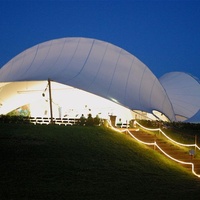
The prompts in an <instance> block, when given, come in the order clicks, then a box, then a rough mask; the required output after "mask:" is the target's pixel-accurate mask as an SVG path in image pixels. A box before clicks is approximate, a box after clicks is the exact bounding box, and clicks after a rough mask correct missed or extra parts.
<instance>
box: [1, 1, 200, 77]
mask: <svg viewBox="0 0 200 200" xmlns="http://www.w3.org/2000/svg"><path fill="white" fill-rule="evenodd" d="M62 37H89V38H95V39H99V40H104V41H107V42H110V43H112V44H115V45H117V46H119V47H121V48H123V49H125V50H127V51H128V52H130V53H131V54H133V55H135V56H136V57H137V58H138V59H140V60H141V61H142V62H143V63H144V64H146V65H147V66H148V67H149V68H150V69H151V71H152V72H153V73H154V74H155V75H156V76H157V77H158V78H159V77H160V76H162V75H163V74H165V73H167V72H171V71H183V72H187V73H190V74H192V75H193V76H196V77H198V78H199V79H200V1H193V0H185V1H184V0H176V1H175V0H171V1H169V0H160V1H159V0H157V1H156V0H154V1H153V0H143V1H142V0H138V1H135V0H129V1H128V0H121V1H120V0H119V1H117V0H107V1H106V0H90V1H89V0H79V1H76V0H74V1H73V0H71V1H69V0H60V1H59V0H55V1H53V0H51V1H50V0H0V67H2V66H3V65H4V64H5V63H6V62H8V61H9V60H10V59H11V58H13V57H14V56H16V55H17V54H19V53H21V52H22V51H24V50H26V49H27V48H30V47H32V46H34V45H36V44H38V43H41V42H45V41H48V40H51V39H57V38H62Z"/></svg>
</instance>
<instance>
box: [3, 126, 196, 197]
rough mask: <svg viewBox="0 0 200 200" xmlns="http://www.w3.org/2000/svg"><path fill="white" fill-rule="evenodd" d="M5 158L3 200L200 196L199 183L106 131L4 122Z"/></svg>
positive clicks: (150, 153)
mask: <svg viewBox="0 0 200 200" xmlns="http://www.w3.org/2000/svg"><path fill="white" fill-rule="evenodd" d="M0 158H1V160H0V199H1V200H4V199H6V200H7V199H10V200H11V199H12V200H16V199H17V200H25V199H26V200H29V199H30V200H33V199H34V200H40V199H41V200H46V199H47V200H60V199H73V200H78V199H84V200H90V199H92V200H95V199H98V200H99V199H102V200H103V199H104V200H107V199H108V200H112V199H114V200H117V199H121V200H123V199H124V200H125V199H126V200H128V199H192V200H195V199H199V198H200V180H199V179H197V178H195V177H194V176H193V175H190V174H189V173H188V172H186V171H185V170H184V169H183V168H181V167H178V165H176V164H175V163H173V162H168V161H166V160H165V159H164V158H163V157H162V156H161V155H159V154H158V153H156V152H154V151H153V150H151V149H148V148H145V147H144V146H142V145H139V144H137V143H136V142H134V141H133V139H131V138H130V137H129V136H127V135H124V134H120V133H116V132H112V131H110V130H109V129H106V128H103V127H62V126H33V125H13V124H7V125H6V124H0ZM176 167H177V168H176Z"/></svg>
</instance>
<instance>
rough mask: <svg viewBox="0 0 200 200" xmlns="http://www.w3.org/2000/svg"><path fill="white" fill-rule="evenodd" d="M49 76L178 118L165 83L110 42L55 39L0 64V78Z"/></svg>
mask: <svg viewBox="0 0 200 200" xmlns="http://www.w3.org/2000/svg"><path fill="white" fill-rule="evenodd" d="M47 79H51V80H53V81H55V82H58V83H62V84H65V85H69V86H73V87H76V88H79V89H82V90H85V91H88V92H90V93H93V94H96V95H99V96H101V97H104V98H106V99H109V100H111V101H114V102H117V103H119V104H121V105H123V106H125V107H127V108H129V109H132V110H142V111H146V112H149V113H152V111H153V110H156V111H159V112H161V113H163V114H165V115H166V116H167V117H168V118H169V119H170V120H172V121H174V120H175V115H174V111H173V107H172V105H171V102H170V100H169V98H168V96H167V94H166V92H165V89H164V88H163V86H162V85H161V84H160V82H159V81H158V79H157V78H156V77H155V75H154V74H153V73H152V72H151V71H150V70H149V68H148V67H147V66H146V65H144V64H143V63H142V62H141V61H140V60H138V59H137V58H136V57H135V56H133V55H131V54H130V53H128V52H127V51H125V50H123V49H121V48H119V47H117V46H115V45H112V44H110V43H107V42H103V41H99V40H96V39H89V38H62V39H56V40H51V41H48V42H44V43H41V44H38V45H36V46H33V47H32V48H29V49H27V50H25V51H24V52H22V53H20V54H19V55H17V56H16V57H14V58H13V59H12V60H10V61H9V62H8V63H7V64H5V65H4V66H3V67H2V68H1V69H0V82H14V81H36V80H47Z"/></svg>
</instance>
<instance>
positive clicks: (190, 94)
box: [159, 72, 200, 121]
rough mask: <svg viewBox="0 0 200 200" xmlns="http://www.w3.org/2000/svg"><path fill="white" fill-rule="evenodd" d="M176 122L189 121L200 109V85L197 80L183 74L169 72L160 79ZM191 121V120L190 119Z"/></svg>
mask: <svg viewBox="0 0 200 200" xmlns="http://www.w3.org/2000/svg"><path fill="white" fill-rule="evenodd" d="M159 80H160V82H161V84H162V85H163V87H164V88H165V90H166V92H167V95H168V97H169V98H170V101H171V102H172V105H173V109H174V113H175V116H176V120H177V121H186V120H188V121H190V120H189V119H190V118H192V117H193V116H194V115H196V114H197V113H198V111H199V109H200V84H199V82H198V80H197V79H195V78H194V77H192V76H191V75H189V74H186V73H183V72H171V73H167V74H165V75H163V76H162V77H161V78H160V79H159ZM191 120H192V119H191Z"/></svg>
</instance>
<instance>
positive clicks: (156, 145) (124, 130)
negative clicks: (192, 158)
mask: <svg viewBox="0 0 200 200" xmlns="http://www.w3.org/2000/svg"><path fill="white" fill-rule="evenodd" d="M108 123H109V125H110V127H111V128H112V129H113V130H115V131H117V132H120V133H123V132H128V133H129V135H130V136H131V137H132V138H134V139H135V140H136V141H138V142H139V143H142V144H145V145H149V146H154V147H157V148H158V149H159V150H160V151H161V152H162V153H163V154H164V155H165V156H167V157H168V158H170V159H171V160H173V161H175V162H178V163H181V164H184V165H191V168H192V173H193V174H194V175H195V176H197V177H198V178H200V174H197V173H196V172H195V171H194V163H192V162H183V161H181V160H178V159H176V158H173V157H172V156H170V155H169V154H167V153H166V152H165V151H164V150H163V149H162V148H160V146H159V145H158V144H157V143H156V141H155V142H143V141H141V140H139V139H138V138H136V137H135V136H134V135H133V134H132V133H131V132H130V131H129V130H128V129H122V130H119V129H117V128H115V127H113V126H112V124H111V123H110V122H109V121H108ZM137 124H139V123H138V122H137ZM141 127H143V126H142V125H141ZM144 128H145V127H144ZM145 129H146V130H151V129H148V128H145ZM154 130H155V129H154ZM156 130H160V129H156ZM167 138H168V136H167ZM170 139H171V138H170ZM171 141H174V140H172V139H171ZM175 142H176V141H175ZM176 143H178V142H176ZM180 144H181V143H180ZM183 145H184V144H183Z"/></svg>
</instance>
